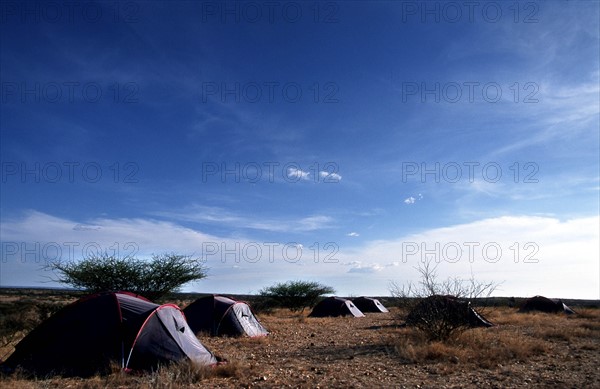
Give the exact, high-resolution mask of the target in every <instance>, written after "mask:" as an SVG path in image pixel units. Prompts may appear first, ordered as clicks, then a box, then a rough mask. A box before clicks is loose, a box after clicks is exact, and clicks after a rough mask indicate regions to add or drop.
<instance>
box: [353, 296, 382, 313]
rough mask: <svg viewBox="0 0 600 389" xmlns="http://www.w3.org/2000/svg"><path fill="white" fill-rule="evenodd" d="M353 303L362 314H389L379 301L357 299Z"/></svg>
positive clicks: (363, 298)
mask: <svg viewBox="0 0 600 389" xmlns="http://www.w3.org/2000/svg"><path fill="white" fill-rule="evenodd" d="M352 302H353V303H354V305H356V307H357V308H358V309H360V310H361V311H362V312H389V311H388V309H387V308H386V307H384V306H383V304H381V302H379V300H377V299H375V298H371V297H357V298H355V299H352Z"/></svg>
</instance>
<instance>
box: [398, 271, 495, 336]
mask: <svg viewBox="0 0 600 389" xmlns="http://www.w3.org/2000/svg"><path fill="white" fill-rule="evenodd" d="M438 265H439V263H437V264H434V263H433V261H432V260H428V261H420V262H419V265H418V266H417V267H415V269H416V270H417V271H418V272H419V275H420V280H419V281H418V282H417V283H414V282H412V281H410V282H408V283H406V284H403V285H400V284H397V283H396V282H394V281H392V282H390V284H389V290H390V293H391V295H392V297H394V298H395V299H396V301H397V304H396V305H398V306H400V307H401V308H403V309H404V310H407V311H409V312H410V313H409V315H408V316H407V317H406V319H405V321H406V324H407V325H410V326H414V327H416V328H417V329H418V330H420V331H422V332H423V333H424V334H425V335H426V336H427V338H428V339H429V340H430V341H446V340H449V339H451V338H453V337H455V336H457V335H458V334H460V333H461V332H463V331H465V330H467V329H468V328H470V323H469V320H468V319H467V318H468V314H469V309H470V304H471V303H470V301H469V300H470V299H476V298H480V299H484V300H485V299H486V298H488V297H489V296H490V295H491V294H492V293H493V292H494V290H495V289H496V288H497V287H498V286H499V284H498V283H496V282H482V281H478V280H476V279H475V276H474V275H473V274H471V277H470V278H468V279H463V278H460V277H454V278H452V277H449V278H447V279H446V280H440V279H439V278H438V275H437V268H438ZM450 299H452V302H450V301H449V300H450ZM413 313H414V315H412V314H413ZM479 313H480V314H482V315H485V312H483V311H481V310H480V312H479ZM411 316H412V317H411ZM401 319H402V318H401Z"/></svg>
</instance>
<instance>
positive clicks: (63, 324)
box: [2, 292, 217, 376]
mask: <svg viewBox="0 0 600 389" xmlns="http://www.w3.org/2000/svg"><path fill="white" fill-rule="evenodd" d="M184 359H189V360H191V361H193V362H195V363H198V364H201V365H210V364H214V363H216V362H217V360H216V358H215V356H214V355H213V354H212V353H211V352H210V351H208V350H207V349H206V348H205V347H204V346H203V345H202V344H201V343H200V342H199V341H198V338H196V336H195V335H194V333H193V332H192V331H191V330H190V328H189V327H188V325H187V324H186V321H185V317H184V316H183V314H182V312H181V310H180V309H179V308H178V307H177V306H176V305H172V304H166V305H157V304H154V303H152V302H150V301H148V300H146V299H144V298H143V297H140V296H136V295H134V294H131V293H127V292H118V293H101V294H95V295H91V296H87V297H84V298H82V299H80V300H78V301H76V302H74V303H72V304H70V305H68V306H66V307H65V308H63V309H61V310H60V311H59V312H57V313H56V314H54V315H53V316H51V317H50V318H48V319H47V320H46V321H44V322H43V323H42V324H40V325H39V326H38V327H36V328H35V329H33V330H32V331H31V332H30V333H29V334H28V335H27V336H26V337H25V338H23V340H21V342H19V344H17V346H16V348H15V351H14V353H13V354H12V355H11V356H10V357H9V358H8V359H7V360H6V362H5V363H4V364H3V365H2V368H3V370H8V371H10V370H13V369H15V368H17V367H21V368H23V369H24V370H25V371H29V372H32V373H35V374H44V375H45V374H51V373H55V374H63V375H71V376H90V375H94V374H96V373H100V374H106V373H109V372H110V369H111V367H110V365H111V361H112V362H116V363H118V364H119V365H120V366H121V367H122V368H124V369H134V370H138V369H140V370H141V369H153V368H156V367H157V366H158V365H159V364H165V363H169V362H173V361H179V360H184Z"/></svg>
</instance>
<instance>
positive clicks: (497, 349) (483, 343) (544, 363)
mask: <svg viewBox="0 0 600 389" xmlns="http://www.w3.org/2000/svg"><path fill="white" fill-rule="evenodd" d="M67 300H68V299H67ZM43 301H45V302H46V301H50V300H43ZM57 301H58V300H56V301H54V300H53V302H54V303H57ZM63 302H66V301H63ZM0 303H7V304H8V303H9V302H7V301H6V300H3V299H2V296H1V295H0ZM10 303H15V304H18V300H14V301H11V302H10ZM181 303H182V305H185V301H181ZM4 312H6V311H4ZM11 312H12V313H16V312H17V310H13V311H11ZM578 313H579V315H573V316H566V315H551V314H542V313H539V314H538V313H530V314H519V313H517V312H516V310H515V309H512V308H496V309H493V310H488V312H487V314H486V317H487V318H488V319H489V320H490V321H492V322H494V323H496V324H498V326H496V327H493V328H478V329H472V330H467V331H465V332H463V333H460V334H458V335H457V336H455V337H453V338H452V339H450V340H448V341H446V342H429V341H427V340H426V339H425V338H424V337H423V335H422V334H420V333H419V332H418V331H416V330H414V329H411V328H400V327H398V325H397V324H399V322H398V320H397V317H399V316H401V315H399V309H396V308H394V309H393V310H392V313H391V314H380V315H377V314H373V315H368V316H367V317H365V318H358V319H355V318H308V317H306V316H307V314H308V312H304V313H303V314H297V313H290V312H289V311H287V310H274V311H273V312H272V313H269V314H263V315H259V318H260V319H261V321H262V322H263V324H264V325H265V326H266V327H267V328H268V329H269V331H270V332H271V334H270V335H269V336H266V337H259V338H228V337H205V336H200V338H201V341H202V343H204V344H205V345H206V346H207V347H209V348H210V349H211V350H213V351H215V352H216V353H217V354H218V355H219V356H221V357H224V358H225V359H226V360H227V361H228V363H227V364H223V365H219V366H217V367H213V368H209V367H198V366H194V365H192V364H190V363H179V364H173V365H170V366H163V367H161V368H159V369H157V370H156V371H154V372H147V373H144V374H131V373H125V372H123V371H121V369H120V368H119V366H116V365H115V366H114V368H113V371H112V373H111V374H108V375H106V376H95V377H91V378H87V379H81V378H61V377H37V378H34V379H32V378H27V377H26V376H25V375H24V374H22V373H16V374H13V375H11V376H4V377H2V376H0V387H7V388H8V387H10V388H64V387H72V388H91V389H100V388H172V389H177V388H191V387H195V388H198V387H212V388H221V387H224V388H240V387H307V388H308V387H311V388H312V387H344V388H349V387H399V386H407V387H415V386H416V385H419V386H421V387H436V388H444V387H446V388H451V387H481V386H496V387H522V386H524V385H533V386H537V387H600V375H599V374H598V372H597V366H598V365H599V364H600V352H599V351H600V346H599V345H600V310H597V309H587V310H578ZM4 319H6V317H4V318H3V320H4ZM19 331H21V332H19V333H16V334H15V337H16V339H17V340H18V339H19V338H21V337H22V336H23V335H24V333H25V331H24V330H19Z"/></svg>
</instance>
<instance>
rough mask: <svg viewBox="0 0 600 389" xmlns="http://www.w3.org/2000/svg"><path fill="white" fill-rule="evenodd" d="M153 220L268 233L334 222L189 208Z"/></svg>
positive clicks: (324, 218)
mask: <svg viewBox="0 0 600 389" xmlns="http://www.w3.org/2000/svg"><path fill="white" fill-rule="evenodd" d="M152 214H153V215H155V216H161V217H165V218H169V219H171V220H173V221H187V222H196V223H205V224H206V223H208V224H213V225H219V226H224V227H229V228H234V229H251V230H263V231H270V232H309V231H317V230H321V229H328V228H332V227H333V226H334V222H335V220H334V219H333V218H332V217H330V216H326V215H311V216H306V217H300V218H289V217H285V216H283V217H281V218H266V217H260V216H255V215H254V216H253V215H241V214H236V213H235V212H232V211H228V210H226V209H224V208H221V207H207V206H201V205H193V206H190V207H188V208H184V209H182V210H170V211H160V212H153V213H152Z"/></svg>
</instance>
